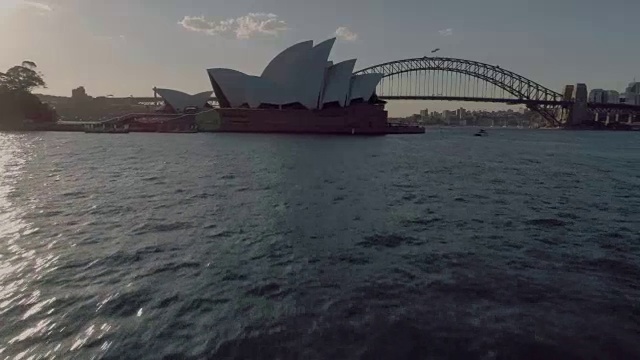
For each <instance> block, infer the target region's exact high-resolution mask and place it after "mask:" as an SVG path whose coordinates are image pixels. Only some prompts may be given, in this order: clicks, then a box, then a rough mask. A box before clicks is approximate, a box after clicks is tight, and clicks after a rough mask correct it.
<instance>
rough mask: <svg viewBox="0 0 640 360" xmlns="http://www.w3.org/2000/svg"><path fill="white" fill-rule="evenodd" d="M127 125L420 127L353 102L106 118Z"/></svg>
mask: <svg viewBox="0 0 640 360" xmlns="http://www.w3.org/2000/svg"><path fill="white" fill-rule="evenodd" d="M110 124H111V125H116V126H124V125H127V127H128V128H129V130H130V131H131V132H174V133H185V132H234V133H287V134H348V135H385V134H420V133H424V132H425V130H424V128H423V127H419V126H406V125H405V126H398V125H393V124H389V123H388V122H387V111H386V110H385V109H384V107H383V106H381V105H374V104H368V103H360V104H353V105H351V106H349V107H346V108H331V109H323V110H299V109H282V110H281V109H245V108H224V109H210V110H205V111H201V112H198V113H195V114H168V113H147V114H131V115H129V116H125V117H121V118H118V119H114V120H112V121H110Z"/></svg>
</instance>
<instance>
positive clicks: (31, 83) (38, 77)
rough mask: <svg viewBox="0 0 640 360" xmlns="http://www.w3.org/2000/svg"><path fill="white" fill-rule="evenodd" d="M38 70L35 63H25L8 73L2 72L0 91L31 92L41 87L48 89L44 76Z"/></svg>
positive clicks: (0, 75) (0, 74)
mask: <svg viewBox="0 0 640 360" xmlns="http://www.w3.org/2000/svg"><path fill="white" fill-rule="evenodd" d="M36 69H37V66H36V64H35V63H34V62H33V61H23V62H22V64H21V65H17V66H14V67H12V68H11V69H9V70H7V72H6V73H1V72H0V89H3V90H9V91H24V92H31V90H33V89H36V88H39V87H43V88H46V87H47V84H46V83H45V82H44V80H43V79H42V74H41V73H39V72H38V71H37V70H36Z"/></svg>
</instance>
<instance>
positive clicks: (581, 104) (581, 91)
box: [567, 84, 589, 126]
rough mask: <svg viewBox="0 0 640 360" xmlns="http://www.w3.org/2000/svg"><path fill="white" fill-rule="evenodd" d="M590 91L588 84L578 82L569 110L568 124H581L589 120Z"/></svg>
mask: <svg viewBox="0 0 640 360" xmlns="http://www.w3.org/2000/svg"><path fill="white" fill-rule="evenodd" d="M588 95H589V94H588V92H587V85H586V84H577V85H576V87H575V90H574V93H573V98H574V102H573V106H572V107H571V110H570V112H569V119H568V120H569V121H568V122H567V125H569V126H572V125H580V124H582V123H583V122H585V121H587V120H588V117H589V114H588V108H587V101H588Z"/></svg>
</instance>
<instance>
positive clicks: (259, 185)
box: [0, 129, 640, 359]
mask: <svg viewBox="0 0 640 360" xmlns="http://www.w3.org/2000/svg"><path fill="white" fill-rule="evenodd" d="M472 135H473V130H469V131H468V132H467V130H464V129H461V130H450V131H442V132H439V131H435V132H434V131H432V132H430V133H428V134H426V135H424V136H408V137H405V136H390V137H375V138H352V137H315V136H275V135H274V136H272V135H264V136H259V135H233V134H220V135H211V134H194V135H193V136H173V135H163V134H152V135H146V134H129V135H127V136H119V135H116V136H101V135H87V134H63V133H43V134H2V133H0V320H1V321H2V326H0V358H5V357H6V358H18V359H30V358H37V357H44V358H53V357H58V358H70V357H77V358H80V359H85V358H87V359H88V358H109V359H122V358H132V359H156V358H162V357H167V358H184V357H188V356H191V357H193V358H207V357H209V358H215V359H226V358H231V359H235V358H238V359H239V358H255V357H262V358H268V359H274V358H305V359H320V358H331V359H338V358H363V359H367V358H372V357H376V356H377V357H381V358H412V357H417V358H430V357H431V358H465V359H499V358H544V359H567V358H575V357H578V358H579V357H580V356H584V355H585V354H589V356H593V357H595V358H602V359H607V358H611V359H624V358H638V355H640V351H639V350H638V344H637V334H638V333H640V312H638V306H637V299H638V298H640V280H639V279H640V238H638V234H640V225H639V223H638V221H637V214H638V212H639V211H640V163H639V162H638V161H637V159H638V157H639V156H640V142H639V141H638V134H630V133H625V134H616V133H597V134H596V133H587V132H582V133H580V132H575V133H574V132H551V131H548V132H545V131H509V130H496V131H493V132H492V134H491V136H490V137H486V138H477V137H473V136H472Z"/></svg>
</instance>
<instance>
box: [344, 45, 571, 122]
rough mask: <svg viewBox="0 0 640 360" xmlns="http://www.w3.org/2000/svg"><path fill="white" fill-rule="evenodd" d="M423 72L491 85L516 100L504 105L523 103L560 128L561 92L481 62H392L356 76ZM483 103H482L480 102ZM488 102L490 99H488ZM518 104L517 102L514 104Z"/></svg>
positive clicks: (429, 59)
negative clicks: (472, 78)
mask: <svg viewBox="0 0 640 360" xmlns="http://www.w3.org/2000/svg"><path fill="white" fill-rule="evenodd" d="M423 71H443V72H452V73H459V74H463V75H467V76H470V77H474V78H477V79H480V80H483V81H485V82H487V83H490V84H492V85H494V86H496V87H498V88H500V89H502V90H504V91H506V92H507V93H509V94H510V95H511V96H513V97H514V98H515V99H505V102H520V103H522V104H526V105H527V106H528V107H529V108H530V109H532V110H534V111H537V112H538V113H540V114H541V115H542V116H543V117H544V118H545V119H547V120H549V121H552V122H553V123H556V124H559V122H560V121H559V119H558V116H557V110H558V108H559V106H561V105H566V104H565V103H564V102H563V96H562V94H560V93H559V92H556V91H553V90H551V89H549V88H547V87H545V86H542V85H540V84H538V83H536V82H535V81H532V80H530V79H527V78H525V77H524V76H521V75H518V74H516V73H514V72H512V71H509V70H506V69H503V68H501V67H499V66H495V65H490V64H485V63H481V62H478V61H472V60H464V59H456V58H446V57H422V58H413V59H405V60H397V61H391V62H387V63H384V64H380V65H375V66H371V67H368V68H366V69H362V70H359V71H357V72H356V73H354V74H355V75H360V74H371V73H380V74H383V75H384V76H383V78H388V77H392V76H395V75H399V74H403V73H409V72H423ZM380 97H381V98H383V99H384V98H387V99H394V98H403V99H416V100H418V99H426V98H429V99H438V98H439V97H437V96H434V97H425V96H414V97H412V96H394V95H387V94H385V95H381V96H380ZM440 98H442V99H444V100H455V99H454V98H451V97H447V96H443V97H440ZM459 100H463V101H474V99H473V98H464V99H463V98H460V99H459ZM478 100H480V99H478ZM487 100H488V99H487ZM514 100H515V101H514Z"/></svg>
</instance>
